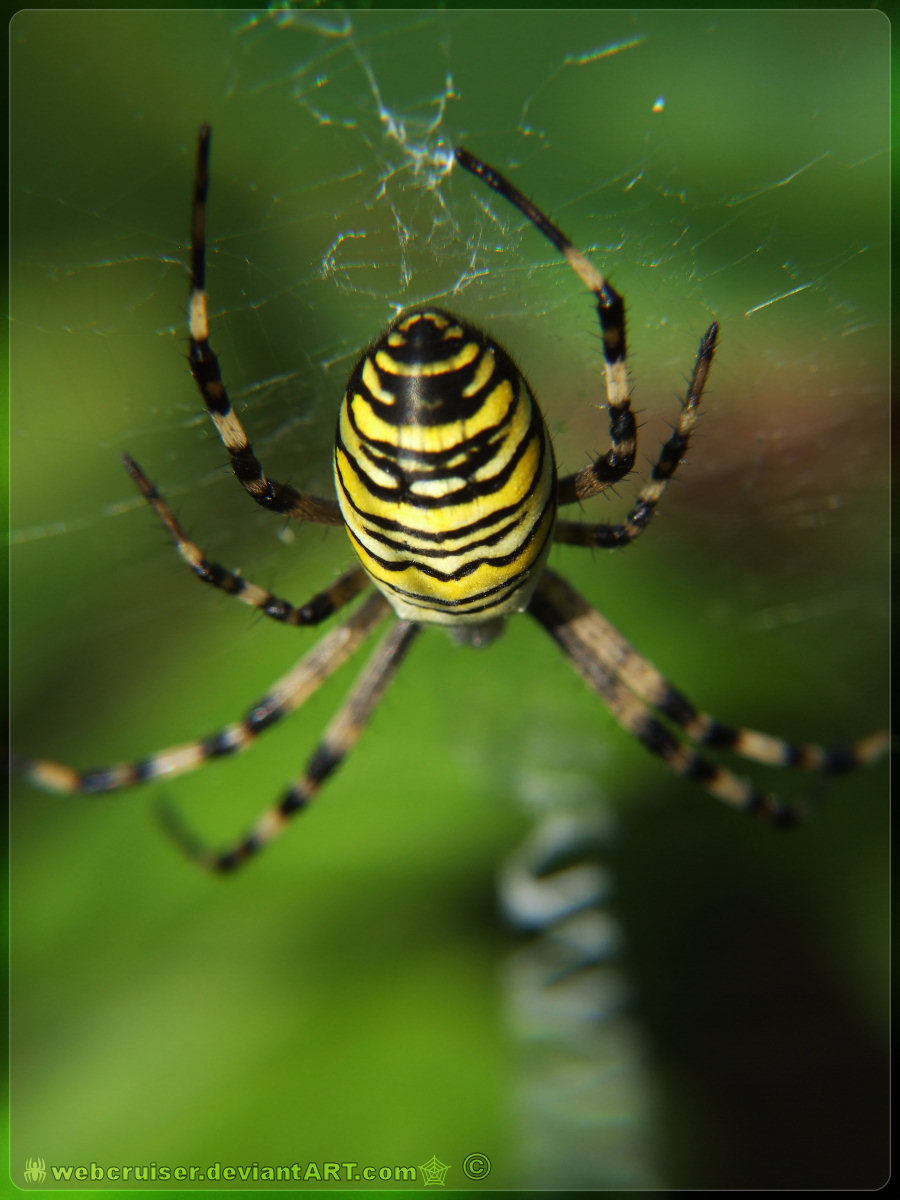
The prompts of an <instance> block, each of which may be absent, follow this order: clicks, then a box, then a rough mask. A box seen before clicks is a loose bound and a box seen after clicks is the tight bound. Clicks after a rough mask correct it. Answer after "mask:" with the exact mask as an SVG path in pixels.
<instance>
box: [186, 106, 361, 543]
mask: <svg viewBox="0 0 900 1200" xmlns="http://www.w3.org/2000/svg"><path fill="white" fill-rule="evenodd" d="M210 138H211V132H210V128H209V126H208V125H204V126H202V128H201V130H200V136H199V139H198V144H197V171H196V175H195V178H194V196H193V204H192V208H191V293H190V300H189V304H188V310H189V316H188V332H189V339H190V348H189V354H188V358H189V361H190V364H191V373H192V374H193V376H194V380H195V381H196V384H197V387H198V388H199V389H200V394H201V395H202V397H203V402H204V404H205V405H206V408H207V411H208V412H209V415H210V416H211V417H212V419H213V423H214V425H215V427H216V429H217V430H218V433H219V437H220V438H221V439H222V442H223V444H224V446H225V449H226V450H227V451H228V454H229V456H230V458H231V466H232V469H233V470H234V473H235V475H236V476H237V478H238V480H239V481H240V483H241V485H242V486H243V488H244V489H245V491H246V492H247V494H248V495H249V496H251V497H252V499H254V500H255V501H256V503H257V504H261V505H262V507H263V508H267V509H269V511H270V512H275V513H281V514H283V515H284V516H287V517H296V518H298V519H299V520H301V521H314V522H316V523H317V524H320V525H343V523H344V522H343V518H342V517H341V511H340V508H339V507H338V503H337V501H336V500H329V499H325V498H323V497H321V496H311V495H309V494H308V493H306V492H300V491H298V490H297V489H296V488H294V487H291V485H290V484H288V483H279V482H278V481H277V480H275V479H270V478H269V477H268V476H267V475H266V473H265V471H264V470H263V468H262V464H261V463H260V461H259V459H258V458H257V457H256V455H255V454H254V453H253V447H252V446H251V444H250V440H249V438H248V437H247V434H246V433H245V431H244V427H243V425H242V424H241V422H240V420H239V419H238V417H237V414H236V413H235V411H234V409H233V408H232V407H231V401H230V400H229V398H228V392H227V391H226V388H225V384H224V382H223V380H222V375H221V372H220V370H219V361H218V359H217V358H216V356H215V354H214V353H213V350H212V347H211V346H210V344H209V316H208V303H207V296H206V196H207V191H208V189H209V146H210Z"/></svg>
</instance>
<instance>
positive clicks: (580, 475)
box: [455, 146, 637, 504]
mask: <svg viewBox="0 0 900 1200" xmlns="http://www.w3.org/2000/svg"><path fill="white" fill-rule="evenodd" d="M455 155H456V161H457V162H458V163H459V165H460V166H461V167H464V168H465V170H467V171H470V172H471V173H472V174H473V175H477V176H478V178H479V179H483V180H484V182H485V183H486V184H487V185H488V187H490V188H493V190H494V191H495V192H497V193H498V195H500V196H502V197H503V198H504V199H505V200H507V201H508V202H509V203H510V204H512V205H513V206H514V207H515V208H517V209H518V210H519V212H520V213H522V215H523V216H525V217H527V218H528V220H529V221H531V223H532V225H534V226H535V227H536V228H537V229H538V230H539V231H540V232H541V233H542V234H543V235H544V237H545V238H547V240H548V241H549V242H551V243H552V244H553V245H554V246H555V247H556V249H557V250H558V251H559V252H560V254H562V256H563V257H564V258H565V260H566V262H567V263H568V264H569V266H570V267H571V268H572V270H573V271H574V272H575V274H576V275H577V276H578V277H579V279H580V280H581V281H582V283H583V284H584V285H585V286H586V287H587V288H588V290H589V291H590V292H592V293H593V296H594V299H595V300H596V304H597V315H598V317H599V318H600V329H601V332H602V335H603V358H604V369H605V374H606V407H607V410H608V412H609V439H610V447H609V450H607V452H606V453H605V454H603V455H599V456H598V457H597V458H596V459H595V460H594V462H592V463H591V464H590V465H589V466H587V467H585V468H584V469H583V470H582V471H578V472H577V473H576V474H574V475H567V476H566V477H565V478H563V479H561V480H560V481H559V492H558V502H559V503H560V504H572V503H574V502H575V501H576V500H586V499H587V498H588V497H589V496H595V495H597V494H598V493H599V492H603V491H605V490H606V489H607V488H608V487H610V486H611V485H612V484H614V483H616V482H617V481H618V480H620V479H622V478H624V476H625V475H627V474H628V473H629V471H631V469H632V467H633V466H634V457H635V453H636V450H637V429H636V426H635V421H634V413H633V412H632V411H631V395H630V392H631V389H630V387H629V383H628V368H627V365H626V361H625V301H624V298H623V297H622V296H621V295H620V294H619V292H617V291H616V289H615V288H614V287H613V286H612V284H611V283H610V282H609V280H608V279H606V278H605V277H604V276H603V275H601V274H600V272H599V271H598V270H597V268H596V267H595V266H594V265H593V263H591V262H589V261H588V259H587V258H585V256H584V255H583V254H582V253H581V251H580V250H576V248H575V247H574V246H573V245H572V243H571V242H570V241H569V239H568V238H567V237H566V235H565V234H564V233H563V232H562V230H561V229H559V228H558V226H556V225H554V224H553V222H552V221H551V220H550V218H549V217H548V216H547V215H546V214H545V213H543V212H541V210H540V209H539V208H538V207H537V205H535V204H533V203H532V202H531V200H529V199H528V197H527V196H525V195H523V194H522V192H520V191H519V189H518V188H516V187H514V186H513V184H511V183H510V182H509V180H508V179H505V178H504V176H503V175H501V174H500V172H499V171H496V170H495V169H494V168H493V167H489V166H488V165H487V164H486V163H483V162H481V161H480V159H477V158H476V157H475V156H474V155H473V154H470V153H469V151H468V150H464V149H463V148H462V146H459V147H457V149H456V151H455Z"/></svg>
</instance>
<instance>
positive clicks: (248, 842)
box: [162, 621, 421, 872]
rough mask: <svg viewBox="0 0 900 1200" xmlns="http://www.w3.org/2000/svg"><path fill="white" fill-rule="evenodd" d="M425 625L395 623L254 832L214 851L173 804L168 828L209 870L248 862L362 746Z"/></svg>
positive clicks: (166, 813) (167, 812)
mask: <svg viewBox="0 0 900 1200" xmlns="http://www.w3.org/2000/svg"><path fill="white" fill-rule="evenodd" d="M420 628H421V626H420V625H418V624H416V623H415V622H413V621H398V622H396V624H394V625H392V626H391V628H390V629H389V630H388V632H387V633H386V634H385V636H384V638H383V639H382V641H381V642H380V643H379V644H378V646H377V647H376V649H375V652H374V654H373V655H372V657H371V658H370V659H369V661H368V663H367V664H366V666H365V668H364V669H363V672H362V674H361V675H360V676H359V678H358V679H357V681H356V683H355V685H354V687H353V690H352V691H351V692H350V694H349V696H348V697H347V699H346V700H345V701H344V703H343V704H342V705H341V708H340V709H339V710H338V712H337V714H336V716H335V717H334V718H333V719H332V721H331V723H330V724H329V725H328V728H327V729H326V730H325V734H324V736H323V737H322V740H321V741H320V742H319V744H318V746H317V747H316V749H315V750H314V751H313V753H312V756H311V757H310V759H309V762H308V763H307V765H306V770H305V771H304V773H303V774H302V775H301V776H299V777H298V778H297V779H296V780H295V781H294V782H293V783H292V784H291V786H290V787H289V788H288V789H287V791H286V792H285V793H284V795H283V796H282V797H281V799H280V800H279V801H278V803H277V804H275V805H273V806H272V807H271V808H269V809H267V810H266V811H265V812H264V813H263V814H262V816H261V817H260V818H259V819H258V820H257V822H256V823H255V825H254V826H253V828H252V829H251V830H250V831H249V833H247V834H246V835H245V836H244V837H242V838H241V839H240V840H239V841H238V842H236V843H235V844H234V845H233V846H231V847H230V848H229V849H227V850H220V851H214V850H209V849H208V848H206V847H204V846H203V845H201V843H200V842H199V841H198V840H197V838H196V837H195V836H194V834H193V833H192V832H191V831H190V830H188V829H186V828H185V826H184V825H183V824H182V822H181V820H180V818H179V817H178V816H177V814H174V813H173V812H172V811H171V810H170V809H168V808H166V809H164V810H163V812H162V817H163V821H164V824H165V826H166V829H167V831H168V832H169V834H170V835H171V836H172V837H173V838H174V839H175V841H176V842H177V843H178V844H179V846H180V847H181V849H182V850H183V851H184V852H185V853H186V854H187V855H188V856H189V857H190V858H192V859H193V860H194V861H195V862H196V863H198V864H199V865H200V866H202V867H205V868H206V869H207V870H210V871H219V872H226V871H233V870H234V869H235V868H236V867H240V866H243V864H244V863H245V862H246V861H247V860H248V859H249V858H251V857H252V856H253V855H255V854H257V853H258V852H259V851H260V850H262V849H263V848H264V847H265V846H267V845H268V844H269V842H271V841H272V840H273V839H274V838H276V837H277V836H278V835H279V834H280V833H281V832H282V830H283V829H284V827H285V826H286V825H287V823H288V821H289V820H290V818H291V817H293V816H296V814H297V813H299V812H302V811H303V810H304V809H306V808H307V807H308V805H309V803H310V801H311V800H312V799H313V797H314V796H315V795H316V793H317V792H318V790H319V788H320V787H321V786H322V784H323V783H324V782H325V780H326V779H327V778H328V777H329V776H330V775H331V774H332V773H333V772H334V771H335V770H336V769H337V768H338V767H339V766H340V764H341V763H342V762H343V760H344V758H345V757H346V756H347V754H348V753H349V752H350V750H352V749H353V747H354V746H355V745H356V742H357V741H358V740H359V737H360V734H361V733H362V731H363V729H364V728H365V727H366V725H367V724H368V721H369V718H370V717H371V716H372V713H373V712H374V710H375V708H376V707H377V706H378V703H379V701H380V700H381V697H382V695H383V694H384V690H385V688H386V687H387V685H388V684H389V683H390V681H391V679H393V677H394V674H395V673H396V671H397V668H398V667H399V666H400V663H401V662H402V661H403V658H404V656H405V654H406V652H407V650H408V649H409V647H410V645H411V643H412V641H413V638H414V637H415V635H416V634H417V633H418V631H419V629H420Z"/></svg>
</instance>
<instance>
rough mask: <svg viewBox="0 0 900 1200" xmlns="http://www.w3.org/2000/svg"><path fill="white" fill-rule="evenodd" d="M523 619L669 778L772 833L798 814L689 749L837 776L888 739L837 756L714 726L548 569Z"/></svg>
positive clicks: (876, 753)
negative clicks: (539, 628) (689, 783)
mask: <svg viewBox="0 0 900 1200" xmlns="http://www.w3.org/2000/svg"><path fill="white" fill-rule="evenodd" d="M528 611H529V612H530V613H531V615H532V616H533V617H535V618H536V619H537V620H538V621H539V622H540V624H541V625H543V627H544V628H545V629H546V630H547V632H548V633H549V634H550V636H551V637H552V638H553V639H554V641H555V642H556V643H557V644H558V645H559V647H560V648H561V649H562V651H563V652H564V654H565V655H566V657H567V658H568V659H569V661H570V662H571V664H572V666H573V667H574V668H575V670H576V671H577V672H578V673H579V675H581V676H582V678H583V679H584V680H585V681H586V682H587V683H588V684H589V685H590V687H591V688H593V690H594V691H595V692H596V693H597V695H598V696H599V697H600V698H601V699H602V700H603V701H604V702H605V704H606V705H607V707H608V708H609V710H610V712H611V713H612V715H613V717H614V718H615V720H616V721H617V722H618V724H619V725H620V726H621V727H622V728H623V729H624V730H625V731H626V732H627V733H630V734H631V735H632V737H634V738H636V739H637V740H638V741H639V742H641V743H642V745H644V746H645V747H646V748H647V749H648V750H649V751H650V752H651V753H653V754H655V755H657V756H658V757H659V758H661V759H662V761H663V762H664V763H665V764H666V766H668V767H669V769H670V770H672V771H674V772H675V773H676V774H677V775H682V776H684V778H686V779H690V780H693V781H694V782H695V783H698V784H699V785H700V786H701V787H703V788H704V789H705V790H706V791H707V792H709V793H710V794H711V795H713V796H715V797H716V799H718V800H721V801H722V802H723V803H725V804H728V805H730V806H731V807H732V808H735V809H738V810H740V811H743V812H747V813H751V814H753V815H754V816H759V817H762V818H763V820H766V821H769V822H771V823H772V824H773V825H777V826H780V827H783V828H786V827H790V826H792V825H795V824H796V823H797V821H798V819H799V818H800V817H801V815H802V814H801V813H800V812H799V811H798V808H797V807H796V806H792V805H791V804H788V803H786V802H785V801H784V800H782V799H781V798H780V797H778V796H776V795H773V794H772V793H770V792H766V791H762V790H760V789H759V788H758V787H757V786H756V785H755V784H754V783H752V782H751V781H750V780H748V779H745V778H743V777H742V776H740V775H737V774H735V773H734V772H733V771H731V770H729V769H728V768H727V767H723V766H720V765H719V764H718V763H716V762H714V761H713V760H712V759H710V758H707V757H706V756H705V755H703V754H701V753H699V752H698V751H697V750H696V749H695V748H694V747H695V746H701V747H704V748H705V749H708V750H712V751H714V752H719V753H729V754H734V755H737V756H739V757H741V758H744V759H747V760H750V761H753V762H759V763H763V764H765V765H766V766H774V767H795V768H800V769H802V770H809V771H819V772H822V773H824V774H839V773H841V772H844V771H849V770H852V769H853V768H855V767H859V766H863V765H864V764H866V763H870V762H873V761H874V760H875V759H877V758H878V757H880V756H881V755H882V754H883V753H884V752H885V751H886V750H887V749H888V747H889V745H890V735H889V734H887V733H885V732H881V731H879V732H878V733H874V734H871V735H870V736H869V737H867V738H863V739H862V740H860V741H858V742H855V743H854V744H853V745H851V746H849V747H846V748H844V749H837V750H829V749H826V748H825V747H823V746H817V745H811V744H809V745H807V744H802V745H795V744H793V743H791V742H787V741H784V740H783V739H781V738H776V737H773V736H772V735H770V734H766V733H759V732H757V731H756V730H753V729H743V728H740V727H733V726H730V725H724V724H722V723H721V722H720V721H717V720H716V719H715V718H714V717H711V716H709V715H708V714H707V713H703V712H701V711H699V710H698V709H696V708H695V707H694V706H693V705H692V704H691V702H690V701H689V700H688V699H687V698H686V697H685V696H683V695H682V694H681V692H679V691H678V690H677V689H676V688H674V687H673V686H672V685H671V684H670V683H668V682H667V680H666V679H665V678H664V677H663V676H662V675H661V674H660V673H659V672H658V671H657V670H656V668H655V667H653V666H652V665H651V664H650V663H648V662H647V661H646V659H644V658H642V657H641V656H640V655H639V654H638V653H637V651H636V650H634V649H633V648H632V647H631V646H630V645H629V644H628V642H626V641H625V639H624V638H623V637H622V635H621V634H620V633H618V631H617V630H616V629H615V628H614V627H613V626H612V625H610V623H609V622H608V621H607V620H606V619H605V618H604V617H602V616H601V615H600V613H598V612H597V611H596V610H595V609H593V608H591V606H590V605H589V604H588V603H587V601H586V600H584V599H583V597H581V596H580V595H579V594H578V592H576V591H575V589H574V588H573V587H571V585H570V584H568V583H566V581H565V580H564V579H562V578H561V577H560V576H559V575H557V574H556V573H555V572H554V571H551V570H549V569H547V570H545V571H544V574H543V576H542V577H541V581H540V583H539V584H538V587H537V590H536V592H535V594H534V597H533V599H532V601H531V604H530V605H529V610H528Z"/></svg>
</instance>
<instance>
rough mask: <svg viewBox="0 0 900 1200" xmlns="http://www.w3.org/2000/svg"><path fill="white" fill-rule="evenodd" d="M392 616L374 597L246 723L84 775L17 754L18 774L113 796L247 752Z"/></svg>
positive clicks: (68, 790) (66, 789)
mask: <svg viewBox="0 0 900 1200" xmlns="http://www.w3.org/2000/svg"><path fill="white" fill-rule="evenodd" d="M388 612H390V608H389V606H388V603H387V601H386V600H384V599H383V597H382V596H381V595H380V594H375V595H372V596H370V597H369V599H368V600H366V601H365V602H364V603H363V604H362V605H361V606H360V607H359V608H358V609H356V611H355V612H354V613H352V614H351V615H350V616H349V617H347V618H346V619H345V620H344V621H342V622H341V624H340V625H338V626H337V627H336V628H335V629H332V630H330V631H329V632H328V633H327V634H325V636H324V637H323V638H321V640H320V641H319V642H318V643H317V644H316V645H315V646H314V647H313V648H312V649H311V650H310V651H309V653H307V654H305V655H304V656H303V658H301V659H300V661H299V662H298V663H297V664H296V665H295V666H294V667H293V668H292V669H291V670H290V671H289V672H288V673H287V675H284V676H283V677H282V678H281V679H279V680H278V682H277V683H276V684H275V686H274V687H273V688H271V689H270V690H269V691H268V692H267V693H266V695H265V696H263V697H262V699H261V700H259V701H257V703H256V704H254V705H253V707H252V708H251V709H250V710H249V711H248V712H247V713H246V715H245V716H244V717H243V718H242V719H241V720H240V721H236V722H234V723H233V724H231V725H226V726H225V728H224V729H220V730H218V731H217V732H216V733H213V734H210V735H209V736H208V737H205V738H200V739H198V740H197V741H193V742H187V743H185V744H184V745H181V746H171V747H170V748H169V749H167V750H160V751H157V753H155V754H151V755H150V756H149V757H148V758H143V759H140V760H139V761H137V762H132V763H119V764H117V765H115V766H109V767H97V768H94V769H93V770H90V771H79V770H77V769H76V768H74V767H69V766H65V765H63V764H62V763H56V762H50V761H48V760H45V759H28V758H24V757H22V756H20V755H13V760H12V767H13V770H14V771H15V772H16V773H17V774H20V775H22V776H24V777H25V779H27V780H28V782H29V783H31V784H33V785H34V786H35V787H39V788H42V789H43V790H44V791H49V792H60V793H64V794H72V793H87V794H90V793H96V792H112V791H117V790H118V789H119V788H126V787H131V786H133V785H134V784H138V783H147V782H149V781H150V780H153V779H171V778H172V777H173V776H175V775H181V774H183V773H184V772H186V771H193V770H194V769H195V768H196V767H199V766H201V764H202V763H204V762H206V761H207V760H208V759H210V758H220V757H222V756H223V755H226V754H235V753H237V752H239V751H241V750H246V749H247V747H248V746H250V745H252V743H253V742H255V741H256V739H257V737H258V736H259V735H260V734H261V733H263V732H264V731H265V730H266V729H269V728H270V727H271V726H272V725H274V724H275V723H276V721H279V720H280V719H281V718H282V717H284V716H286V715H287V714H288V713H290V712H293V710H294V709H296V708H299V707H300V705H301V704H303V703H305V701H306V700H308V699H309V697H310V696H311V695H312V694H313V692H315V691H316V689H317V688H318V687H319V686H320V685H321V684H322V683H324V682H325V680H326V679H328V677H329V676H330V675H333V674H334V672H335V671H336V670H337V669H338V667H340V666H341V664H342V663H343V662H345V661H346V660H347V659H348V658H349V657H350V655H351V654H352V653H353V652H354V650H356V649H357V647H358V646H359V645H360V644H361V643H362V642H363V641H364V640H365V638H367V637H368V635H369V634H370V633H371V632H372V630H373V629H374V628H375V626H376V625H377V624H378V622H379V621H381V620H382V618H383V617H384V616H385V615H386V614H387V613H388Z"/></svg>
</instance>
